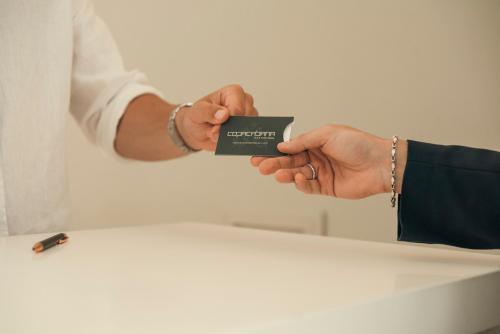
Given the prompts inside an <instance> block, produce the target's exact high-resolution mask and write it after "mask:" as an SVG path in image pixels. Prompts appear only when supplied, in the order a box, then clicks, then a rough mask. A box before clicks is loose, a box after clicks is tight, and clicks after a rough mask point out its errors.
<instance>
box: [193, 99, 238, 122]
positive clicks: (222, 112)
mask: <svg viewBox="0 0 500 334" xmlns="http://www.w3.org/2000/svg"><path fill="white" fill-rule="evenodd" d="M194 107H196V108H193V110H192V112H191V113H189V116H190V118H191V120H192V121H193V122H195V123H198V124H203V123H210V124H213V125H215V124H221V123H224V122H225V121H227V119H228V118H229V110H227V108H225V107H223V106H220V105H216V104H212V103H209V102H205V101H200V102H198V103H196V104H195V105H194ZM188 111H189V109H188Z"/></svg>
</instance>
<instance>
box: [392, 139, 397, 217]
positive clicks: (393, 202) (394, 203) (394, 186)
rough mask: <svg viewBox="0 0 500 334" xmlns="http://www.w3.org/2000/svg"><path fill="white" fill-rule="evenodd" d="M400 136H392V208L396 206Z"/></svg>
mask: <svg viewBox="0 0 500 334" xmlns="http://www.w3.org/2000/svg"><path fill="white" fill-rule="evenodd" d="M398 141H399V137H398V136H392V150H391V206H392V207H393V208H394V207H395V206H396V153H397V148H398Z"/></svg>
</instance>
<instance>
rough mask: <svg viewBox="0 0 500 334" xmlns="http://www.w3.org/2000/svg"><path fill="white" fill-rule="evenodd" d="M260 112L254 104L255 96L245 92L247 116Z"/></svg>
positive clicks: (256, 114)
mask: <svg viewBox="0 0 500 334" xmlns="http://www.w3.org/2000/svg"><path fill="white" fill-rule="evenodd" d="M258 115H259V112H258V111H257V109H256V108H255V107H254V105H253V96H252V95H250V94H248V93H245V116H258Z"/></svg>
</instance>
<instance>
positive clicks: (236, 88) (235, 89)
mask: <svg viewBox="0 0 500 334" xmlns="http://www.w3.org/2000/svg"><path fill="white" fill-rule="evenodd" d="M226 89H227V90H228V91H231V92H235V93H239V94H244V92H245V91H244V90H243V87H241V85H239V84H231V85H228V86H226Z"/></svg>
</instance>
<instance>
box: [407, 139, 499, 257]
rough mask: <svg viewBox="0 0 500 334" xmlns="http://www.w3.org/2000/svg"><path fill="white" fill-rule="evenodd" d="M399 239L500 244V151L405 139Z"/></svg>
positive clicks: (482, 245)
mask: <svg viewBox="0 0 500 334" xmlns="http://www.w3.org/2000/svg"><path fill="white" fill-rule="evenodd" d="M398 240H400V241H410V242H423V243H438V244H447V245H452V246H457V247H464V248H474V249H493V248H500V152H494V151H489V150H482V149H475V148H468V147H462V146H442V145H433V144H426V143H420V142H416V141H410V140H409V141H408V161H407V164H406V169H405V173H404V177H403V186H402V191H401V195H400V196H399V206H398Z"/></svg>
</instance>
